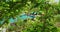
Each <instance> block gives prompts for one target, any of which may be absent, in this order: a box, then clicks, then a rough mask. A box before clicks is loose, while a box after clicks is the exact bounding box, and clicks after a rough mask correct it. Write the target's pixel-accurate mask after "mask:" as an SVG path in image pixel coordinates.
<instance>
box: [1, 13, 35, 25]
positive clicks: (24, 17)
mask: <svg viewBox="0 0 60 32" xmlns="http://www.w3.org/2000/svg"><path fill="white" fill-rule="evenodd" d="M18 18H20V19H22V20H26V19H27V18H30V19H33V18H35V15H26V14H22V15H20V16H18V17H16V18H15V19H13V18H10V19H9V23H14V22H16V21H18ZM3 22H4V20H2V21H0V24H3Z"/></svg>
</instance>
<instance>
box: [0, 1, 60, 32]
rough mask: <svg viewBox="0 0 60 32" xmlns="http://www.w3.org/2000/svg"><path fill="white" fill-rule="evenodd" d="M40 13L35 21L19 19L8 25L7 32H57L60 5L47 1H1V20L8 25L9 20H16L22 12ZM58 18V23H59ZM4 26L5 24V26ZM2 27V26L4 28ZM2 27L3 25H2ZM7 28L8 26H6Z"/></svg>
mask: <svg viewBox="0 0 60 32" xmlns="http://www.w3.org/2000/svg"><path fill="white" fill-rule="evenodd" d="M25 11H27V12H26V13H27V14H28V13H30V12H33V11H35V12H38V14H39V16H36V18H34V20H31V19H27V21H23V20H20V19H18V21H17V22H15V23H14V24H13V25H12V23H8V24H9V25H7V28H8V30H7V32H11V31H16V32H18V31H19V32H57V31H58V30H57V27H55V26H54V23H55V22H54V21H55V20H54V17H55V16H56V15H57V14H60V5H59V4H58V5H53V4H49V1H46V0H1V1H0V20H2V19H5V20H4V21H5V22H4V23H7V22H8V20H9V18H11V17H12V18H15V17H16V16H18V15H20V14H21V13H22V12H25ZM59 17H60V16H58V17H56V21H59ZM3 25H4V24H3ZM3 25H2V26H3ZM0 26H1V25H0ZM5 26H6V25H5Z"/></svg>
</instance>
